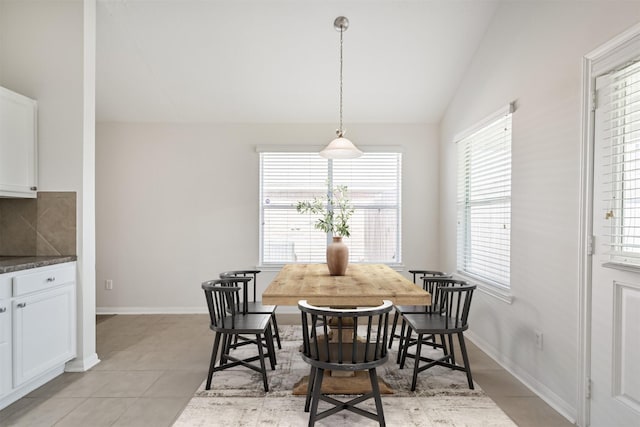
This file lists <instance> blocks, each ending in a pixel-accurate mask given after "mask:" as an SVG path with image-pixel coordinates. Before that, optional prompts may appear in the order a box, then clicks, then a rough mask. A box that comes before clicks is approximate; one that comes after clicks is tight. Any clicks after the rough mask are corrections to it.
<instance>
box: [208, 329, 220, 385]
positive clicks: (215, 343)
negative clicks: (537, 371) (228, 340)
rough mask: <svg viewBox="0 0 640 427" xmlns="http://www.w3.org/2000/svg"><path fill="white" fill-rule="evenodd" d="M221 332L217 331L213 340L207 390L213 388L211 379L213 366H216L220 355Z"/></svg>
mask: <svg viewBox="0 0 640 427" xmlns="http://www.w3.org/2000/svg"><path fill="white" fill-rule="evenodd" d="M220 335H221V334H220V333H218V332H216V338H215V339H214V341H213V349H212V350H211V361H210V362H209V374H208V375H207V386H206V387H205V389H206V390H211V379H212V378H213V368H215V366H216V358H217V357H218V348H219V347H220Z"/></svg>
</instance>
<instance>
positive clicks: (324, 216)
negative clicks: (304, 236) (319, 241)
mask: <svg viewBox="0 0 640 427" xmlns="http://www.w3.org/2000/svg"><path fill="white" fill-rule="evenodd" d="M296 210H297V211H298V212H299V213H302V214H304V213H311V214H314V215H320V218H318V220H317V221H316V223H315V224H314V227H315V228H316V229H318V230H322V231H324V232H325V233H331V234H332V235H336V236H340V237H349V236H350V235H351V233H350V232H349V220H350V219H351V216H352V215H353V212H354V211H355V209H354V207H353V205H352V204H351V202H350V200H349V189H348V188H347V186H346V185H338V186H336V187H335V188H334V189H333V191H331V192H330V193H327V195H326V205H325V203H324V202H323V201H322V199H320V198H319V197H314V198H313V200H311V201H302V202H298V203H297V204H296Z"/></svg>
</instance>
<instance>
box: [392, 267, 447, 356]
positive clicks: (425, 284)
mask: <svg viewBox="0 0 640 427" xmlns="http://www.w3.org/2000/svg"><path fill="white" fill-rule="evenodd" d="M409 273H411V274H412V275H413V283H415V284H416V285H418V282H417V280H418V279H420V280H422V289H424V290H425V291H427V292H429V293H430V294H433V289H434V283H435V282H434V281H433V280H430V279H431V278H434V277H447V278H450V277H451V276H450V275H449V274H447V273H443V272H442V271H433V270H409ZM393 308H394V310H395V314H394V315H393V322H392V323H391V336H390V337H389V348H391V345H392V344H393V339H394V338H399V339H401V338H402V336H403V335H404V329H405V324H404V322H403V323H402V328H401V329H400V333H399V334H396V328H397V326H398V320H399V318H400V316H402V314H403V313H419V312H424V311H426V310H427V308H426V306H424V305H394V307H393ZM398 363H400V352H398Z"/></svg>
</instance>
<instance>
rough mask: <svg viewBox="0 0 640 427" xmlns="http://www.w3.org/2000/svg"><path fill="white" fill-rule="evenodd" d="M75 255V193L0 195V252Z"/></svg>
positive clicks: (3, 254)
mask: <svg viewBox="0 0 640 427" xmlns="http://www.w3.org/2000/svg"><path fill="white" fill-rule="evenodd" d="M33 255H76V193H75V192H44V191H41V192H38V197H37V198H36V199H9V198H7V199H5V198H0V256H33Z"/></svg>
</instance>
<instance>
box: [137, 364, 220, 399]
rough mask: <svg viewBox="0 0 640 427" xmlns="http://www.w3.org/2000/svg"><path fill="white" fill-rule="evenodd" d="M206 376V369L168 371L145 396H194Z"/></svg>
mask: <svg viewBox="0 0 640 427" xmlns="http://www.w3.org/2000/svg"><path fill="white" fill-rule="evenodd" d="M206 376H207V370H206V369H204V370H202V371H200V372H184V371H166V372H165V373H163V374H162V376H160V378H158V380H157V381H156V382H155V383H153V384H152V385H151V387H149V389H148V390H147V391H146V392H145V393H144V394H143V396H144V397H192V396H193V394H194V393H195V391H196V390H197V389H198V386H199V385H200V384H202V381H204V379H205V378H206Z"/></svg>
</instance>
